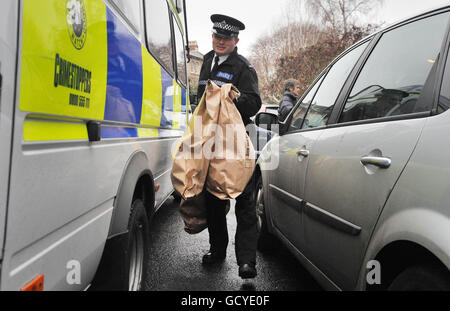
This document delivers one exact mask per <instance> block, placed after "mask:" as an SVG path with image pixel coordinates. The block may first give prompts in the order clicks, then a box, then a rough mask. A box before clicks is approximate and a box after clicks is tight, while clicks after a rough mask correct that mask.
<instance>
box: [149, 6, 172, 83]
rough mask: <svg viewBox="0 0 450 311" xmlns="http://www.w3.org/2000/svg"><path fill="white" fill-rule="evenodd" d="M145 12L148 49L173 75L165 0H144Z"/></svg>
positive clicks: (168, 19)
mask: <svg viewBox="0 0 450 311" xmlns="http://www.w3.org/2000/svg"><path fill="white" fill-rule="evenodd" d="M145 13H146V14H145V24H146V30H147V43H148V49H149V51H150V52H151V53H152V54H153V56H155V57H156V59H157V60H158V61H159V62H160V63H161V64H162V65H163V66H164V67H165V69H166V70H167V71H168V72H169V73H170V74H171V75H172V76H173V75H174V71H173V68H174V66H173V51H172V36H171V29H170V16H169V7H168V6H167V2H166V0H146V1H145Z"/></svg>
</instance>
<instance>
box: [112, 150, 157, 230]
mask: <svg viewBox="0 0 450 311" xmlns="http://www.w3.org/2000/svg"><path fill="white" fill-rule="evenodd" d="M148 163H149V161H148V158H147V155H146V154H145V153H144V152H143V151H137V152H135V153H133V154H132V155H131V156H130V159H129V160H128V162H127V165H126V166H125V169H124V172H123V175H122V178H121V181H120V184H119V188H118V191H117V195H116V199H115V200H114V211H113V216H112V220H111V225H110V230H109V237H111V236H114V235H118V234H123V233H125V232H127V230H128V229H127V227H128V219H129V215H130V210H131V205H132V203H133V200H134V199H136V198H141V199H142V200H143V201H144V205H145V208H146V211H147V214H148V215H149V216H151V215H152V214H153V210H154V205H155V183H154V178H153V173H152V171H151V170H150V168H149V167H148Z"/></svg>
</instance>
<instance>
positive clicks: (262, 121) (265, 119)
mask: <svg viewBox="0 0 450 311" xmlns="http://www.w3.org/2000/svg"><path fill="white" fill-rule="evenodd" d="M255 124H256V126H259V127H262V128H265V129H267V130H269V131H271V130H272V126H273V125H278V116H277V115H274V114H272V113H268V112H260V113H258V114H257V115H256V117H255Z"/></svg>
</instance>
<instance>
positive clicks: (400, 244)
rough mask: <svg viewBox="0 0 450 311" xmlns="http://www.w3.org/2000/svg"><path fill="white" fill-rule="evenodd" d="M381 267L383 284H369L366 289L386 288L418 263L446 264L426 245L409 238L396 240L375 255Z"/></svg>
mask: <svg viewBox="0 0 450 311" xmlns="http://www.w3.org/2000/svg"><path fill="white" fill-rule="evenodd" d="M375 260H377V261H378V262H379V263H380V267H381V284H380V285H367V287H366V290H368V291H376V290H386V289H388V287H389V285H390V284H391V283H392V282H393V281H394V279H395V277H397V276H398V275H399V274H400V273H401V272H403V271H405V270H406V269H407V268H409V267H412V266H416V265H432V266H434V267H445V268H446V266H445V264H444V263H443V262H442V261H441V260H440V259H439V258H438V257H437V256H436V255H434V254H433V253H432V252H431V251H430V250H428V249H427V248H425V247H424V246H422V245H420V244H418V243H416V242H412V241H407V240H401V241H394V242H392V243H390V244H388V245H386V246H385V247H383V248H382V249H381V250H380V252H379V253H378V254H377V256H376V257H375Z"/></svg>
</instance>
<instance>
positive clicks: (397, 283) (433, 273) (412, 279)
mask: <svg viewBox="0 0 450 311" xmlns="http://www.w3.org/2000/svg"><path fill="white" fill-rule="evenodd" d="M449 275H450V274H449V271H448V270H447V269H446V268H441V267H436V266H428V265H421V266H413V267H410V268H407V269H406V270H405V271H403V272H402V273H400V274H399V275H398V276H397V277H396V278H395V279H394V281H393V282H392V283H391V285H390V286H389V288H388V290H389V291H427V290H428V291H448V290H450V276H449Z"/></svg>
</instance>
